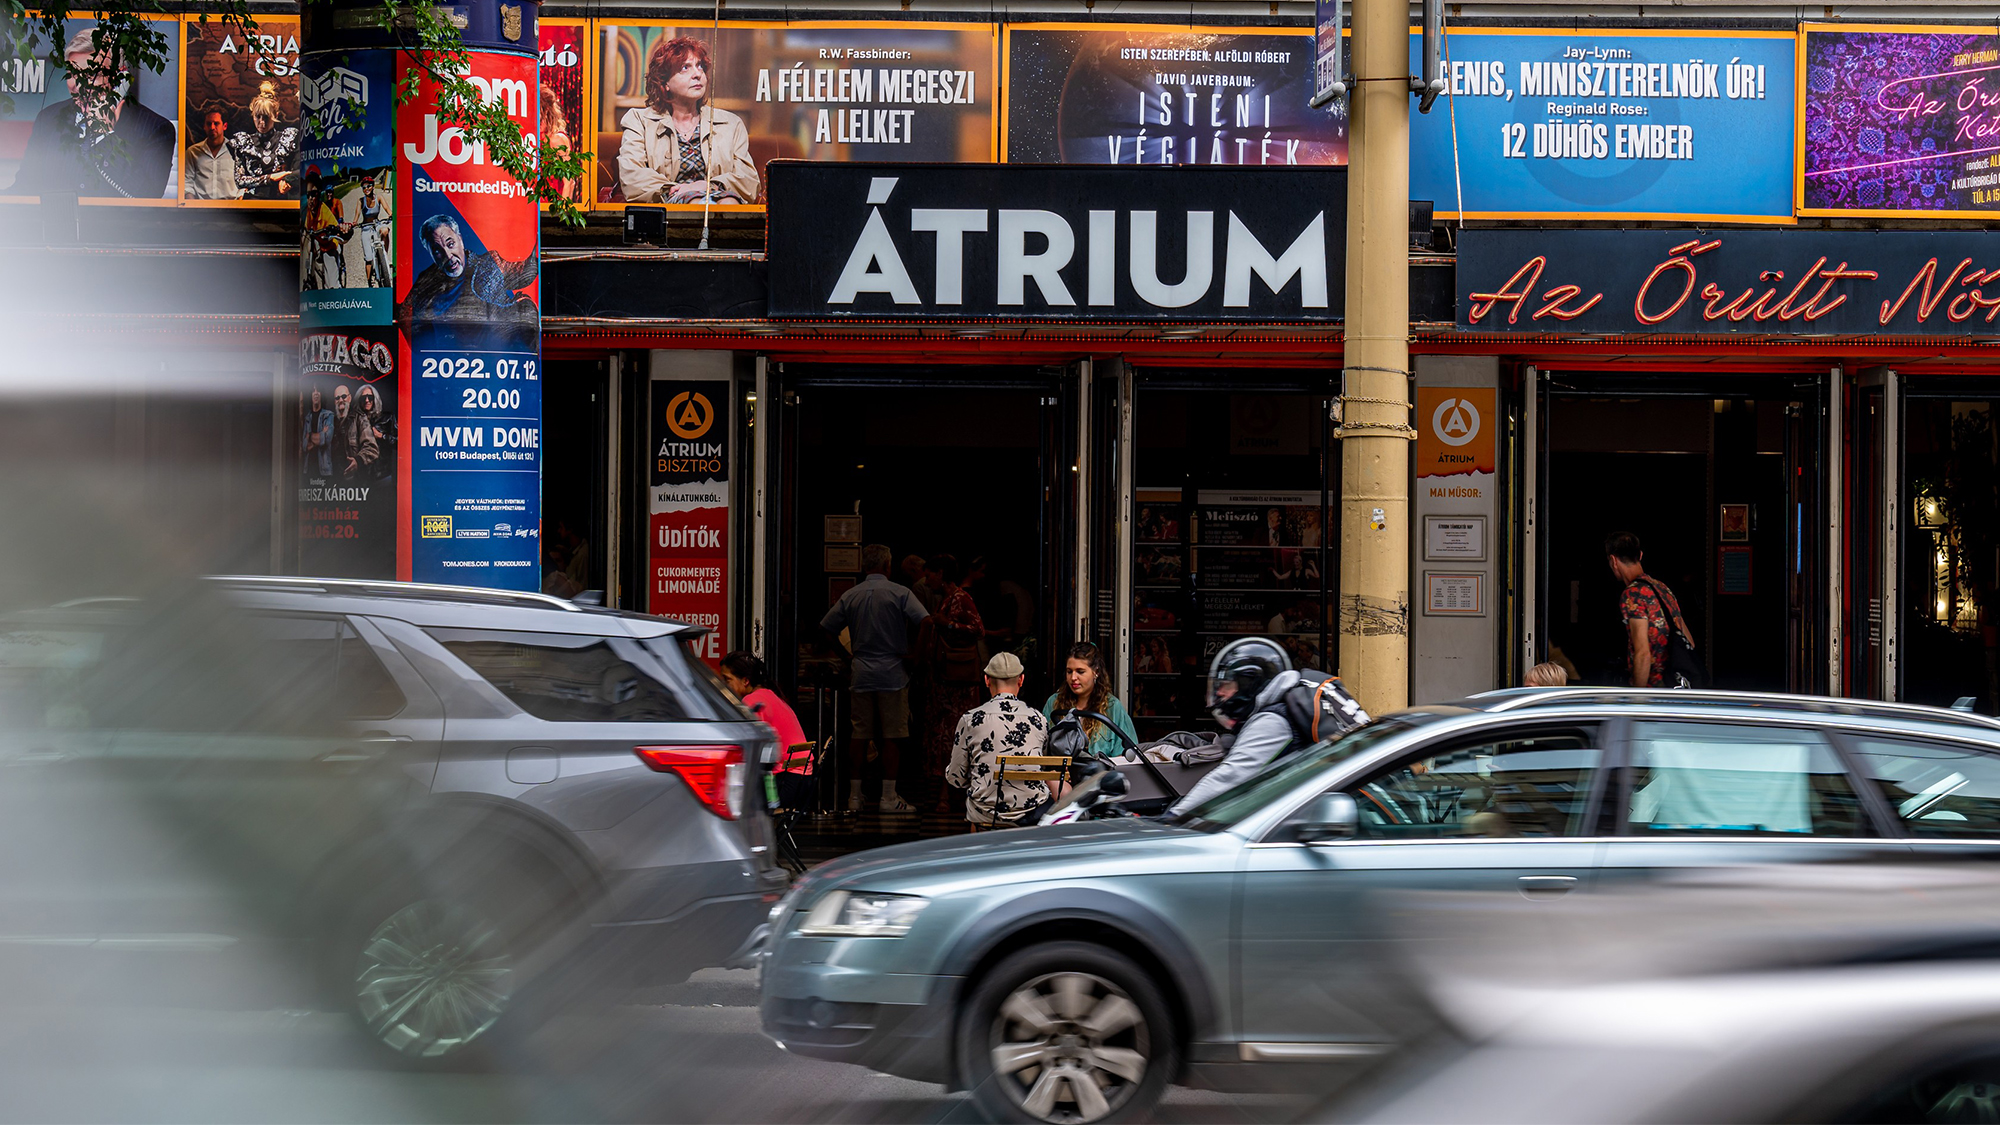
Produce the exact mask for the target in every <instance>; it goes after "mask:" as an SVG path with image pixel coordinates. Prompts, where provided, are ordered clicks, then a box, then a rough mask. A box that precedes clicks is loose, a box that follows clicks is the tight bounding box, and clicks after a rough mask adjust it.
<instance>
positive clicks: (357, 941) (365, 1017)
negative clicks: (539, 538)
mask: <svg viewBox="0 0 2000 1125" xmlns="http://www.w3.org/2000/svg"><path fill="white" fill-rule="evenodd" d="M691 635H694V634H693V632H692V631H691V630H689V629H687V627H685V626H682V625H678V624H675V623H673V622H669V621H663V620H660V619H658V618H651V617H645V616H641V615H638V614H628V613H617V612H610V611H605V610H599V609H591V608H587V607H580V606H577V605H573V604H572V603H569V602H566V601H562V600H559V599H556V598H552V597H546V596H543V595H538V594H509V593H505V592H500V591H488V590H474V589H460V588H453V587H426V586H416V585H407V584H396V583H370V582H358V581H335V580H317V579H275V578H219V579H210V580H206V581H203V582H201V583H200V584H199V585H198V588H196V589H194V590H191V591H188V592H187V593H185V594H184V595H183V596H180V597H177V598H173V599H166V600H162V601H160V602H157V603H142V602H135V601H131V600H123V599H102V600H93V601H87V602H77V603H69V604H67V605H63V606H57V607H54V608H51V609H47V610H39V611H33V612H25V613H16V614H11V615H8V616H7V617H5V618H4V619H0V930H4V932H0V947H4V948H5V949H7V950H8V951H10V953H13V954H18V953H20V952H21V951H23V950H35V949H44V948H46V949H51V950H65V949H76V948H98V949H103V950H107V951H111V950H173V949H176V948H191V949H200V948H216V947H226V946H230V945H232V944H233V943H239V942H240V943H245V944H250V945H256V946H258V947H259V948H260V949H264V950H270V949H276V950H278V951H279V955H280V956H281V957H283V958H287V959H289V960H290V961H291V962H293V963H299V962H305V963H307V964H309V965H310V966H311V968H312V969H313V975H314V976H316V977H317V978H318V979H319V981H320V983H321V984H322V985H323V987H324V988H325V989H326V990H328V992H329V993H330V995H331V998H332V1000H333V1001H334V1002H336V1003H338V1004H340V1005H341V1006H343V1007H345V1008H347V1009H349V1010H351V1011H352V1012H353V1013H354V1014H355V1016H356V1017H358V1019H359V1020H360V1022H361V1024H362V1026H363V1027H365V1028H366V1029H367V1031H368V1033H369V1034H370V1035H371V1036H372V1037H373V1038H374V1039H375V1040H376V1041H378V1042H379V1043H381V1044H382V1045H383V1046H384V1047H386V1048H388V1049H389V1050H391V1051H393V1052H395V1053H396V1054H397V1055H400V1056H402V1057H404V1058H407V1059H411V1060H425V1061H433V1062H440V1063H448V1062H456V1061H458V1060H460V1059H461V1058H463V1057H464V1056H466V1055H468V1054H469V1053H470V1052H471V1051H472V1050H473V1049H474V1048H475V1047H478V1046H481V1045H482V1044H484V1043H487V1042H490V1041H491V1040H492V1039H493V1038H494V1036H495V1035H497V1034H499V1032H500V1031H502V1030H505V1029H506V1028H508V1027H509V1026H512V1025H516V1024H522V1023H525V1022H526V1021H525V1019H524V1016H523V1015H522V1014H521V1013H523V1011H524V1010H525V1011H526V1012H527V1013H532V1012H533V1011H535V1010H536V1009H537V1008H538V1007H540V1006H541V1002H542V1001H544V1000H553V999H554V998H556V997H557V996H559V995H569V994H574V993H577V992H579V991H582V990H583V989H584V988H585V986H586V985H595V984H598V983H603V982H604V978H607V977H610V978H622V977H624V976H625V975H627V974H631V973H639V974H643V975H644V976H651V977H654V978H665V979H679V978H681V977H684V976H685V975H686V974H687V973H688V972H690V971H692V970H694V969H697V968H701V967H704V966H709V965H718V964H722V963H724V962H725V961H726V960H728V959H729V958H730V957H731V956H732V955H733V954H735V953H737V952H738V951H739V950H740V948H741V947H742V946H743V944H744V943H745V942H746V941H747V939H748V938H749V936H750V935H751V933H752V931H753V930H754V929H755V928H756V926H757V925H758V923H760V922H761V921H762V920H763V917H764V914H765V911H766V909H767V908H768V905H769V903H770V901H771V900H772V899H773V898H775V897H776V892H777V891H779V890H781V889H782V888H783V885H784V881H785V880H784V876H783V873H782V872H779V871H776V870H775V869H774V868H773V867H772V865H771V864H770V862H769V860H768V858H767V857H768V855H769V848H768V844H769V840H768V831H769V828H768V825H767V823H766V821H765V819H764V813H763V803H762V801H760V800H758V799H756V798H757V796H758V791H757V788H756V784H755V783H756V781H757V779H758V774H759V771H760V769H761V763H763V762H764V761H766V760H767V759H768V756H769V751H770V736H769V732H768V729H767V728H765V727H764V726H763V725H762V724H760V723H756V722H754V721H753V720H752V719H751V718H750V717H749V716H748V715H747V714H745V713H744V712H743V711H742V709H741V708H740V707H738V706H736V705H735V704H734V703H733V702H732V701H731V700H730V699H729V698H728V697H727V696H726V695H725V694H724V693H723V692H722V691H721V690H720V688H719V687H717V686H716V685H715V684H714V683H713V682H712V681H711V680H710V679H709V677H708V673H707V672H706V670H705V669H703V668H702V667H701V666H700V665H699V664H698V663H697V662H695V661H694V660H693V659H692V657H691V656H690V655H689V653H688V652H687V649H686V645H685V644H684V641H685V639H686V638H687V637H688V636H691ZM642 979H643V978H642ZM621 982H622V981H621ZM503 1017H504V1022H503Z"/></svg>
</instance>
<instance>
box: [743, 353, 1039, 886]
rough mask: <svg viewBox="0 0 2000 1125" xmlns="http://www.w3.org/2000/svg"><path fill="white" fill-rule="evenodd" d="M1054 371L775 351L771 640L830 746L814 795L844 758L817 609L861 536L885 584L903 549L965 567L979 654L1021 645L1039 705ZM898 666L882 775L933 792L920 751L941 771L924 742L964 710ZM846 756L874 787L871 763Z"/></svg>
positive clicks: (846, 771)
mask: <svg viewBox="0 0 2000 1125" xmlns="http://www.w3.org/2000/svg"><path fill="white" fill-rule="evenodd" d="M1063 375H1064V373H1063V372H1062V371H1061V370H1060V369H1051V370H1036V369H1027V370H1025V371H1022V370H1018V369H980V368H971V369H967V368H957V369H951V368H946V369H935V370H933V369H910V370H908V371H894V370H888V371H885V370H884V369H882V368H875V369H872V370H870V369H857V368H838V367H807V366H803V365H796V366H795V365H789V364H788V365H785V366H784V367H782V368H780V369H779V370H778V371H777V372H776V378H775V380H774V383H775V386H774V388H773V391H774V394H775V396H776V397H777V398H778V399H779V404H780V426H779V432H778V434H777V435H776V439H777V440H776V442H775V445H776V448H775V450H774V455H775V459H776V462H777V464H776V466H775V469H776V473H777V477H776V479H777V482H778V483H777V487H776V488H775V490H774V492H775V496H776V499H777V505H776V508H775V510H774V512H773V513H772V516H773V531H774V533H775V537H776V550H775V552H774V553H773V560H774V563H775V565H776V568H777V573H776V575H775V576H774V577H775V579H776V581H775V590H774V591H773V594H774V612H773V614H772V620H773V623H774V626H775V627H776V629H777V636H776V637H775V638H774V641H775V643H774V644H773V645H772V646H771V648H770V650H769V651H770V652H771V653H772V654H773V667H772V671H773V673H774V674H775V675H776V676H777V678H778V680H779V682H780V685H781V687H783V688H785V689H788V690H789V691H790V693H791V698H792V700H793V704H794V707H795V709H796V710H797V711H798V713H799V718H800V720H801V722H802V723H803V724H804V726H805V728H806V733H807V734H808V735H809V736H811V737H813V738H815V739H821V738H823V737H824V735H825V734H827V733H830V734H834V735H835V736H836V745H837V750H838V753H837V754H835V755H830V756H829V759H828V761H827V762H826V764H825V767H824V768H823V769H822V770H821V772H820V781H821V786H820V792H821V799H822V805H823V806H824V807H828V808H831V807H833V806H835V805H842V806H844V805H845V803H846V798H847V796H848V791H849V783H850V782H851V781H852V780H854V779H855V778H856V773H855V770H856V767H857V763H856V762H854V761H851V760H850V756H849V755H848V754H847V753H846V751H847V742H848V737H849V728H848V720H849V716H850V714H851V712H850V706H849V705H850V699H849V692H848V680H847V674H846V665H845V661H844V657H843V654H842V653H841V652H840V651H839V649H838V648H837V647H836V646H834V645H833V644H832V643H831V642H830V640H829V638H827V636H826V635H825V634H824V633H823V632H822V631H821V630H820V628H819V623H820V621H821V619H822V618H823V617H824V616H825V614H826V612H827V610H828V609H829V608H830V607H831V606H832V604H833V603H834V601H835V600H837V599H838V598H839V597H840V595H841V593H842V592H844V591H845V590H846V589H848V588H849V587H850V586H852V585H853V584H855V583H856V582H857V581H859V580H860V579H861V577H862V574H861V571H860V567H861V562H860V556H861V548H862V547H864V546H865V545H867V544H872V543H880V544H884V545H886V546H887V547H889V548H890V550H891V552H892V558H893V562H892V566H891V574H890V577H891V580H892V581H896V582H900V583H903V584H905V585H909V584H911V582H912V578H911V576H910V575H909V574H906V573H905V571H904V569H903V562H904V560H905V559H907V558H908V557H909V556H912V555H916V556H920V557H922V558H924V559H927V560H928V559H934V558H936V557H937V556H938V555H940V554H949V555H951V556H953V557H955V558H956V559H957V560H958V561H959V562H960V563H961V564H962V565H964V566H965V567H967V568H968V569H969V570H971V573H970V575H969V579H970V584H969V586H968V589H969V590H970V592H971V594H972V597H973V600H974V602H975V603H976V604H977V606H978V608H979V612H980V616H981V619H982V622H983V625H984V628H985V634H986V636H985V643H984V648H983V652H984V654H988V655H990V654H991V653H993V652H997V651H1000V650H1002V649H1005V650H1008V651H1011V652H1014V653H1016V654H1018V655H1019V656H1020V657H1021V660H1022V663H1023V665H1024V666H1025V667H1026V669H1027V681H1026V683H1025V684H1024V686H1023V688H1022V692H1021V694H1022V696H1023V697H1024V698H1026V699H1028V700H1029V701H1030V702H1032V703H1034V704H1036V705H1038V706H1039V704H1040V703H1041V701H1042V700H1043V699H1044V698H1046V697H1047V694H1048V692H1049V691H1050V690H1051V684H1052V682H1053V675H1052V669H1053V667H1054V666H1055V656H1054V655H1053V654H1054V653H1055V652H1056V650H1058V649H1060V648H1062V647H1063V645H1062V642H1063V641H1065V640H1066V639H1067V638H1068V637H1069V636H1071V635H1072V632H1073V626H1072V625H1071V624H1070V623H1069V622H1068V621H1066V620H1061V619H1059V617H1058V613H1059V610H1060V607H1062V606H1064V605H1065V604H1067V601H1068V594H1067V588H1066V583H1065V579H1066V575H1065V573H1064V570H1063V560H1065V559H1067V558H1069V554H1070V552H1069V549H1068V545H1069V544H1070V543H1071V542H1072V541H1073V538H1074V532H1073V531H1072V530H1069V529H1070V528H1071V527H1072V526H1073V525H1072V524H1071V523H1070V522H1069V521H1070V519H1071V518H1072V517H1071V516H1070V514H1069V509H1070V507H1072V501H1071V499H1070V498H1071V496H1072V495H1073V491H1074V490H1073V487H1072V486H1071V484H1070V481H1071V478H1072V474H1071V473H1070V471H1069V465H1070V449H1071V448H1072V447H1073V444H1074V443H1073V440H1071V439H1070V438H1069V436H1068V435H1070V434H1073V433H1074V430H1075V422H1074V415H1073V414H1070V413H1069V410H1070V409H1071V407H1070V405H1069V403H1068V398H1067V395H1066V392H1065V387H1066V380H1065V379H1064V377H1063ZM1065 418H1068V419H1070V421H1069V422H1068V423H1067V425H1065V422H1064V419H1065ZM857 517H858V523H857ZM975 564H978V565H977V566H976V568H975ZM911 672H912V677H911V682H912V686H913V689H914V690H913V692H912V713H911V733H910V737H909V738H908V739H907V740H904V742H903V744H902V747H901V750H902V754H903V756H904V758H905V759H906V760H905V761H904V762H903V763H902V768H901V769H900V770H899V771H898V773H899V774H900V775H901V778H900V781H899V789H901V790H902V793H903V795H904V796H906V797H910V796H912V795H922V794H925V793H927V792H931V791H933V790H932V788H930V787H927V785H926V778H924V777H920V776H919V775H920V774H923V773H925V772H926V769H925V763H929V765H931V766H933V767H934V768H932V769H930V770H929V771H928V772H937V771H938V770H941V769H942V765H941V764H940V759H939V757H938V756H939V755H940V754H941V753H944V752H948V749H949V739H950V731H951V728H952V725H954V724H955V723H956V720H957V715H958V713H959V711H960V710H962V709H960V708H957V707H954V706H944V705H941V704H940V702H939V700H938V699H937V698H935V693H932V692H930V691H928V690H927V687H928V684H927V677H926V675H925V672H924V669H922V668H916V667H913V668H912V669H911ZM912 758H914V759H915V762H914V763H913V762H912V761H910V760H909V759H912ZM859 768H860V774H859V776H860V778H861V779H862V780H863V781H864V785H865V791H866V794H867V795H868V796H869V797H870V798H872V796H873V794H874V793H875V791H876V787H877V784H878V783H879V781H880V780H882V778H883V770H882V768H881V763H880V762H879V760H878V761H874V762H867V763H860V764H859ZM927 811H931V812H933V814H935V810H934V809H932V810H927ZM960 819H961V820H962V814H961V818H960ZM914 827H915V825H914V823H912V824H911V825H909V826H908V830H914ZM850 846H851V845H850Z"/></svg>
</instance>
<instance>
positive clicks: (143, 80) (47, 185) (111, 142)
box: [0, 16, 184, 202]
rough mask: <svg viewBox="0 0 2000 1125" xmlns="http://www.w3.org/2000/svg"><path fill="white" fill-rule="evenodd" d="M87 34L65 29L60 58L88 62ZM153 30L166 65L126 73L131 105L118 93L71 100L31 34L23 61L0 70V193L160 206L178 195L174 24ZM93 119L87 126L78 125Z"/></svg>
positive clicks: (86, 27)
mask: <svg viewBox="0 0 2000 1125" xmlns="http://www.w3.org/2000/svg"><path fill="white" fill-rule="evenodd" d="M142 18H145V17H142ZM96 26H97V25H96V23H95V21H92V20H69V21H67V22H66V23H64V25H63V29H64V33H65V35H67V36H68V39H67V40H66V41H65V42H64V43H62V44H60V45H59V46H60V47H61V48H62V53H63V54H64V55H65V56H66V57H68V58H70V59H71V60H72V61H76V62H84V61H87V60H88V59H89V57H90V51H91V49H92V46H93V44H92V43H91V41H90V40H89V39H88V38H87V36H88V33H89V32H90V31H91V29H93V28H95V27H96ZM154 27H155V28H156V29H157V30H159V31H161V32H162V33H164V34H165V35H166V38H167V43H166V61H165V63H164V64H163V65H162V66H161V67H160V69H158V70H151V69H146V68H140V67H131V68H129V69H128V71H127V73H128V76H129V81H130V83H131V85H132V88H133V89H134V90H136V92H137V94H138V101H137V102H136V103H135V102H129V101H126V100H124V96H123V95H124V93H125V91H123V90H117V91H113V90H104V91H100V93H99V95H98V96H92V95H91V94H90V93H89V92H88V91H84V92H83V96H82V97H79V96H78V91H77V90H74V89H72V88H71V83H70V82H66V81H65V72H64V71H63V69H62V68H61V67H58V66H56V65H54V64H53V63H51V62H50V61H49V54H50V50H51V45H50V44H48V43H44V42H43V41H42V40H41V38H40V37H39V36H30V38H29V41H28V43H27V50H26V54H25V55H24V56H23V57H21V58H18V59H8V60H6V61H5V62H4V64H0V94H5V95H7V97H8V99H9V100H10V101H11V103H12V104H11V105H9V106H7V107H5V108H4V110H0V195H33V196H39V195H41V194H42V193H43V192H49V193H51V194H69V195H76V196H78V197H81V198H90V199H129V200H160V201H163V202H164V201H169V200H173V199H175V198H176V197H177V196H178V195H179V194H180V182H179V178H178V177H177V176H176V174H175V172H176V168H177V164H178V158H179V156H180V148H181V144H182V142H183V140H184V138H183V137H182V136H181V131H180V122H179V118H180V82H181V78H180V74H181V33H180V26H179V21H178V20H176V19H175V18H174V17H172V16H167V17H161V18H160V22H159V23H156V24H155V25H154ZM92 106H95V107H97V108H96V109H94V110H93V109H91V107H92ZM92 118H94V122H95V123H94V124H92V125H91V126H90V127H89V128H85V127H83V126H82V125H81V122H83V121H85V120H86V119H92Z"/></svg>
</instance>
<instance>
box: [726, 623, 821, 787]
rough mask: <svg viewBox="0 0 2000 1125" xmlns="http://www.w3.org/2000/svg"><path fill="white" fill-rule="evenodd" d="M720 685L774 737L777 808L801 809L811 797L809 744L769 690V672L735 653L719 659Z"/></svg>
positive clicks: (753, 658)
mask: <svg viewBox="0 0 2000 1125" xmlns="http://www.w3.org/2000/svg"><path fill="white" fill-rule="evenodd" d="M722 683H723V685H724V686H725V687H727V688H728V689H729V690H730V691H731V692H732V693H733V694H734V695H735V696H736V698H738V699H740V700H742V701H743V705H744V706H745V707H749V708H751V709H752V710H754V711H756V713H757V718H758V719H760V720H762V721H763V723H764V725H765V726H767V727H770V728H771V729H772V730H773V731H776V732H777V734H778V766H777V769H775V770H773V771H772V773H773V776H774V777H775V779H776V781H777V783H778V805H779V807H780V808H787V809H802V808H805V807H806V806H807V804H808V803H809V802H810V799H811V796H812V772H813V760H812V743H811V742H809V741H807V740H806V731H805V727H804V726H802V725H800V723H799V716H798V713H797V712H795V711H793V710H792V708H791V705H790V704H788V703H786V702H785V701H784V698H783V697H781V696H780V695H779V694H778V693H777V692H776V691H774V690H772V687H771V673H770V671H769V670H768V669H766V668H765V667H764V662H763V661H762V660H760V659H759V658H757V657H756V656H754V655H752V654H751V653H748V652H743V651H741V650H739V651H736V652H732V653H730V654H729V655H727V656H725V657H723V658H722Z"/></svg>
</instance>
